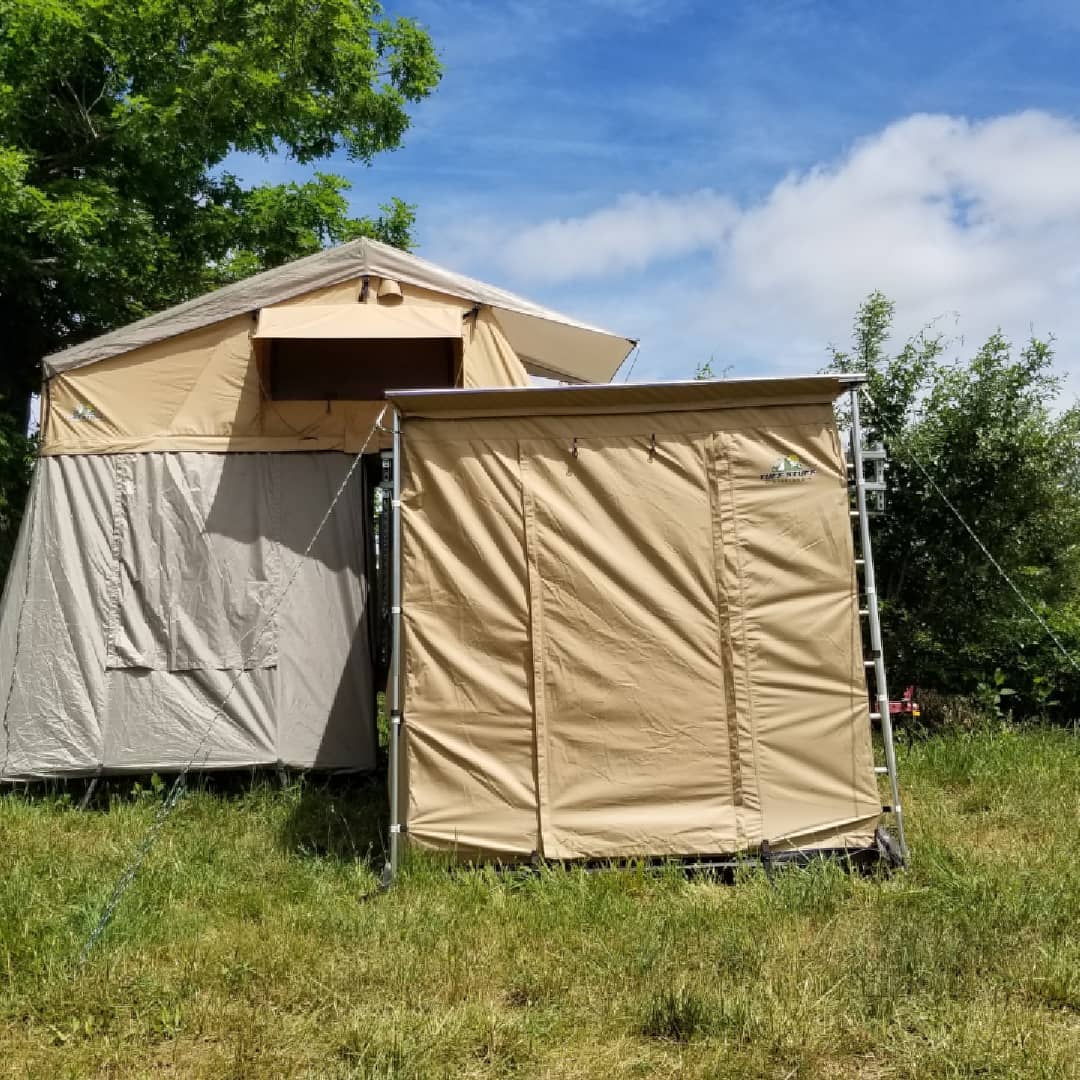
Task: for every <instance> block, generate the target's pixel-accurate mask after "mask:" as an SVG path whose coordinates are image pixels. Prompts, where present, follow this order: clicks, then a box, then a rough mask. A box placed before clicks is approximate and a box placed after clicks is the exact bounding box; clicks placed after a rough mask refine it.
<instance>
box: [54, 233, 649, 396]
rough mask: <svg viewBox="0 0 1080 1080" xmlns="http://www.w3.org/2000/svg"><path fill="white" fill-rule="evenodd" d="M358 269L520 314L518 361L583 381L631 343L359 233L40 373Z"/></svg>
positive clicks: (614, 363) (80, 348) (95, 343)
mask: <svg viewBox="0 0 1080 1080" xmlns="http://www.w3.org/2000/svg"><path fill="white" fill-rule="evenodd" d="M365 275H370V276H372V277H389V278H393V279H394V280H396V281H400V282H407V283H409V284H412V285H415V286H417V287H419V288H423V289H429V290H431V291H433V292H441V293H445V294H447V295H450V296H456V297H460V298H462V299H464V300H470V301H472V302H473V303H476V304H481V305H484V306H487V307H491V308H493V309H494V310H495V311H496V313H497V314H499V315H504V314H505V313H511V314H512V315H518V316H528V317H529V318H528V319H526V320H525V321H524V323H522V324H518V325H516V326H515V325H514V324H513V320H512V319H511V320H510V323H511V325H509V326H507V327H504V331H503V332H504V333H505V334H506V336H507V339H508V340H509V342H510V346H511V348H513V349H514V351H515V352H516V353H517V354H518V355H519V356H522V357H523V358H525V357H528V360H527V361H526V367H530V366H533V367H535V368H536V369H537V370H538V371H539V372H540V373H543V374H546V375H555V376H556V377H559V378H566V379H571V380H585V381H588V380H593V379H597V378H603V379H610V378H611V377H612V375H614V373H615V370H616V369H617V367H618V365H619V363H621V362H622V360H623V359H624V358H625V357H626V355H627V353H628V352H629V351H630V349H631V348H632V347H633V345H634V342H633V341H632V340H631V339H629V338H625V337H621V336H619V335H617V334H612V333H610V332H609V331H606V330H601V329H600V328H598V327H595V326H590V325H588V324H587V323H583V322H580V321H578V320H577V319H573V318H570V317H569V316H567V315H562V314H560V313H559V312H557V311H551V310H550V309H548V308H544V307H541V306H540V305H539V304H534V303H532V302H531V301H530V300H526V299H525V298H524V297H521V296H516V295H515V294H514V293H510V292H507V291H506V290H504V289H499V288H496V287H495V286H493V285H487V284H485V283H484V282H482V281H477V280H475V279H474V278H469V277H465V276H464V275H461V274H455V273H453V272H452V271H450V270H446V269H444V268H443V267H441V266H436V265H435V264H434V263H430V262H428V261H427V260H425V259H420V258H418V257H417V256H415V255H410V254H409V253H408V252H405V251H399V250H398V249H397V248H393V247H390V246H389V245H387V244H381V243H379V242H378V241H376V240H368V239H366V238H362V239H359V240H353V241H350V242H349V243H347V244H341V245H339V246H338V247H332V248H327V249H326V250H325V251H320V252H317V253H316V254H314V255H309V256H307V258H304V259H297V260H296V261H295V262H291V263H286V264H285V265H284V266H279V267H277V268H276V269H273V270H266V271H264V272H263V273H261V274H256V275H254V276H253V277H250V278H245V279H244V280H243V281H238V282H236V283H235V284H233V285H227V286H225V287H224V288H222V289H216V290H215V291H214V292H211V293H207V294H206V295H204V296H199V297H196V298H195V299H194V300H189V301H187V302H186V303H184V304H178V305H177V306H175V307H171V308H169V309H168V310H166V311H162V312H159V313H158V314H156V315H150V316H148V317H147V318H145V319H140V320H139V321H138V322H134V323H131V324H130V325H128V326H124V327H121V328H120V329H118V330H114V331H112V332H111V333H108V334H104V335H102V336H101V337H97V338H94V339H93V340H91V341H86V342H83V343H82V344H80V345H73V346H71V347H70V348H68V349H64V350H63V351H61V352H57V353H53V354H52V355H51V356H48V357H46V358H45V361H44V368H45V374H46V376H53V375H57V374H60V373H61V372H64V371H69V370H71V369H72V368H77V367H82V366H83V365H85V364H92V363H95V362H96V361H98V360H107V359H109V358H110V357H113V356H118V355H120V354H121V353H125V352H129V351H130V350H132V349H137V348H140V347H142V346H144V345H152V344H153V343H154V342H157V341H163V340H165V339H166V338H171V337H175V336H176V335H178V334H183V333H186V332H187V331H189V330H198V329H201V328H202V327H205V326H210V325H212V324H213V323H217V322H221V321H222V320H224V319H228V318H232V317H233V316H235V315H241V314H244V313H246V312H254V311H258V310H259V309H260V308H264V307H267V306H270V305H273V304H280V303H282V302H283V301H285V300H289V299H292V298H293V297H296V296H301V295H303V294H304V293H308V292H312V291H314V290H315V289H320V288H326V287H327V286H330V285H337V284H340V283H341V282H343V281H348V280H350V279H355V278H358V277H363V276H365ZM538 321H539V322H542V323H544V324H547V327H548V328H558V329H559V330H560V331H561V333H555V332H552V333H550V334H548V335H547V337H546V338H545V336H544V335H543V334H538V333H536V331H535V327H534V326H533V325H532V324H534V323H536V322H538ZM530 328H531V329H530ZM515 339H517V340H515ZM579 357H580V359H579Z"/></svg>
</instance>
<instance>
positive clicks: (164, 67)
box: [0, 0, 440, 412]
mask: <svg viewBox="0 0 1080 1080" xmlns="http://www.w3.org/2000/svg"><path fill="white" fill-rule="evenodd" d="M439 75H440V66H439V62H438V60H437V58H436V56H435V52H434V48H433V45H432V42H431V40H430V39H429V37H428V35H427V34H426V33H425V32H424V31H423V30H422V29H421V28H420V27H419V26H418V25H417V24H416V23H414V22H413V21H411V20H409V19H405V18H397V19H390V18H387V17H385V16H384V15H383V13H382V10H381V8H380V6H379V5H378V4H377V3H376V2H375V0H0V325H2V326H3V328H4V337H3V355H2V362H0V402H6V403H7V405H6V408H7V409H8V411H9V412H10V411H12V410H13V409H20V410H21V406H22V403H23V402H25V401H26V400H27V398H28V395H29V393H30V392H31V391H32V390H33V389H34V388H36V386H37V384H38V381H39V367H38V364H39V361H40V359H41V357H42V356H44V355H46V354H48V353H49V352H51V351H53V350H55V349H57V348H60V347H62V346H64V345H66V344H70V343H73V342H75V341H78V340H80V339H84V338H87V337H90V336H93V335H96V334H99V333H102V332H104V331H106V330H109V329H111V328H113V327H115V326H117V325H122V324H124V323H126V322H129V321H131V320H132V319H136V318H139V317H141V316H143V315H145V314H148V313H150V312H152V311H155V310H159V309H161V308H164V307H167V306H168V305H170V304H173V303H176V302H178V301H181V300H184V299H187V298H189V297H191V296H194V295H197V294H199V293H202V292H205V291H206V290H208V289H211V288H214V287H216V286H218V285H222V284H225V283H228V282H230V281H233V280H236V279H238V278H240V277H243V276H245V275H248V274H251V273H253V272H255V271H257V270H261V269H264V268H267V267H270V266H274V265H277V264H279V263H281V262H284V261H286V260H288V259H291V258H294V257H296V256H299V255H304V254H308V253H310V252H313V251H316V250H318V249H319V248H320V247H322V246H323V245H325V244H327V243H333V242H338V241H341V240H345V239H349V238H352V237H355V236H358V235H370V236H376V237H379V238H381V239H384V240H388V241H389V242H391V243H394V244H397V245H399V246H404V247H407V246H408V245H409V243H410V238H411V231H410V230H411V226H412V222H413V211H412V208H411V207H409V206H407V205H406V204H404V203H402V202H400V201H397V200H394V201H392V202H390V203H388V204H387V205H386V206H384V207H383V208H382V213H381V214H380V215H378V216H375V217H371V218H353V217H350V216H349V213H348V203H347V200H346V197H345V194H344V192H345V191H346V189H347V187H348V185H347V184H346V183H345V182H344V180H342V179H341V178H340V177H338V176H334V175H330V174H327V173H320V172H313V174H312V175H311V177H310V179H308V180H306V181H305V182H302V183H288V184H276V185H269V184H267V185H259V186H254V187H246V186H244V185H243V184H241V183H240V182H239V181H238V180H237V178H236V177H235V176H234V175H230V174H229V173H228V172H227V171H225V170H224V169H223V163H224V162H225V161H226V159H227V157H228V156H229V155H230V154H232V153H234V152H245V153H253V154H258V155H262V156H264V157H267V156H270V155H274V154H285V155H288V156H289V157H291V158H292V159H294V160H295V161H297V162H299V163H301V164H306V165H314V164H315V163H317V162H319V161H320V160H323V159H325V158H327V157H329V156H330V155H332V154H335V153H339V152H343V153H344V154H346V155H347V156H348V157H349V158H351V159H353V160H356V161H360V162H369V161H370V160H371V159H372V158H373V157H374V156H375V155H376V154H378V153H379V152H381V151H386V150H393V149H394V148H396V147H397V146H399V145H400V143H401V139H402V137H403V135H404V133H405V131H406V128H407V126H408V122H409V120H408V113H407V106H408V104H409V103H410V102H416V101H418V100H420V99H422V98H423V97H424V96H426V95H427V94H429V93H430V92H431V90H432V89H433V88H434V87H435V85H436V84H437V82H438V79H439ZM0 407H5V406H2V405H0Z"/></svg>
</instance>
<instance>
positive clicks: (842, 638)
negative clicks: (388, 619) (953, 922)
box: [396, 380, 881, 858]
mask: <svg viewBox="0 0 1080 1080" xmlns="http://www.w3.org/2000/svg"><path fill="white" fill-rule="evenodd" d="M836 391H837V384H836V383H835V381H829V380H804V381H803V382H802V383H799V384H796V383H792V382H789V383H787V384H785V385H784V386H783V388H782V390H781V391H780V393H782V394H785V393H786V395H787V397H788V399H789V400H790V399H791V398H794V399H796V400H800V401H804V402H805V403H804V404H796V405H785V404H767V403H766V404H763V403H762V402H763V401H765V402H769V401H775V400H777V398H778V392H777V390H776V387H775V385H772V386H770V385H768V384H758V385H757V386H756V387H755V386H749V387H748V386H747V385H746V384H741V385H739V384H733V385H732V387H731V388H730V389H729V390H728V391H727V392H726V397H725V391H723V390H720V391H717V390H716V389H715V388H714V389H713V390H711V391H707V390H693V389H691V390H689V391H687V390H674V391H673V390H671V389H670V388H649V389H643V390H641V391H634V390H629V391H623V390H622V388H609V389H608V390H606V391H604V390H600V389H597V390H596V391H593V390H583V391H577V390H575V391H572V392H569V393H568V394H567V395H566V397H564V398H560V397H558V392H557V391H556V392H545V391H520V392H518V391H507V392H505V393H502V394H501V395H500V393H499V392H493V393H491V394H486V395H479V394H478V395H461V394H459V395H452V394H443V395H430V397H428V398H423V397H416V398H413V399H409V398H407V397H401V398H397V399H396V400H397V401H398V403H399V404H400V405H401V407H402V408H403V409H404V410H405V419H404V427H403V446H404V455H403V456H404V464H403V489H402V498H403V506H402V528H403V552H402V557H403V588H404V596H403V608H404V633H405V654H404V655H405V721H406V722H405V728H404V730H405V759H406V761H405V763H406V770H405V772H406V779H405V784H404V798H403V817H404V821H405V824H406V827H407V835H408V837H409V838H410V840H411V842H414V843H416V844H418V845H420V846H422V847H427V848H434V849H439V850H446V851H458V852H461V853H475V852H480V853H487V854H498V855H503V856H510V857H515V856H516V857H522V856H528V855H529V854H531V853H533V852H537V853H540V854H542V855H544V856H547V857H556V858H563V857H622V856H630V855H689V854H701V853H731V852H738V851H743V850H747V849H752V848H755V847H757V846H758V845H759V844H760V843H761V842H762V841H763V840H767V841H768V842H769V843H770V844H772V845H774V846H777V847H784V846H792V847H798V848H825V847H830V848H831V847H845V848H856V847H863V846H866V845H868V844H870V843H871V842H872V838H873V832H874V828H875V826H876V824H877V821H878V818H879V816H880V809H881V804H880V798H879V795H878V792H877V785H876V780H875V776H874V771H873V761H872V756H871V744H870V733H869V723H868V716H867V713H868V709H867V697H866V685H865V679H864V670H863V666H862V654H861V637H860V630H859V622H858V611H857V592H856V589H857V586H856V581H855V575H854V562H853V546H852V538H851V531H850V522H849V517H848V497H847V482H846V473H845V465H844V460H843V455H842V453H841V450H840V446H839V441H838V437H837V432H836V427H835V420H834V416H833V410H832V406H831V399H832V396H833V395H834V394H835V393H836ZM709 393H711V394H712V398H713V400H711V401H710V400H708V394H709ZM620 394H621V397H620ZM650 395H652V396H651V397H650ZM604 397H606V403H600V399H601V398H604ZM718 397H719V398H721V399H723V400H719V401H718V400H716V399H717V398H718ZM658 398H659V399H660V400H661V401H664V400H665V399H666V404H665V405H663V406H658V404H657V399H658ZM593 399H596V401H595V402H593ZM780 400H782V398H780ZM575 401H577V402H583V403H584V405H583V406H579V405H573V404H571V403H573V402H575ZM480 402H483V405H482V406H481V405H480ZM590 402H593V403H591V404H590ZM718 405H724V406H727V407H717V406H718ZM582 407H584V408H585V410H586V411H581V409H582ZM602 409H603V410H606V411H601V410H602ZM478 410H479V411H478ZM588 410H592V411H588ZM673 410H680V411H673ZM559 412H563V413H565V415H556V414H557V413H559ZM470 413H471V415H470ZM499 413H502V415H499ZM787 456H792V457H795V458H797V459H798V460H799V461H800V462H801V463H802V466H803V467H804V472H805V475H803V476H801V477H800V478H799V479H795V480H782V479H777V478H772V479H768V478H767V477H769V474H770V473H771V472H773V470H774V466H775V465H776V463H777V461H778V460H779V459H781V458H784V457H787Z"/></svg>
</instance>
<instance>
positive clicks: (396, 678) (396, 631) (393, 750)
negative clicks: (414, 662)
mask: <svg viewBox="0 0 1080 1080" xmlns="http://www.w3.org/2000/svg"><path fill="white" fill-rule="evenodd" d="M393 433H394V459H393V483H392V491H393V495H392V496H391V499H390V514H391V517H390V534H391V545H390V546H391V549H392V550H391V553H390V554H391V560H392V562H391V572H390V577H391V581H390V686H389V692H390V693H389V696H390V785H389V786H390V862H389V864H388V865H387V868H386V874H385V877H384V880H385V883H386V884H387V885H389V884H390V883H391V882H393V880H394V879H395V878H396V877H397V872H398V865H399V862H400V858H401V833H402V823H401V818H400V814H399V809H398V808H399V791H400V785H399V780H400V774H401V707H402V694H401V414H400V413H399V412H398V410H397V409H395V410H394V425H393Z"/></svg>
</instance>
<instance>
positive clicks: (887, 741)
mask: <svg viewBox="0 0 1080 1080" xmlns="http://www.w3.org/2000/svg"><path fill="white" fill-rule="evenodd" d="M860 385H861V383H853V384H852V385H851V386H850V388H849V401H850V408H851V416H850V420H851V430H850V439H851V443H850V450H849V453H848V466H847V467H848V473H849V481H848V483H849V489H850V491H851V492H852V494H854V496H855V508H854V509H853V510H851V512H850V513H851V517H852V519H853V520H855V522H856V523H857V526H858V527H857V530H856V535H857V537H858V550H857V553H856V557H855V571H856V574H859V573H860V572H861V574H862V587H861V595H862V597H863V601H862V603H860V605H859V615H860V616H861V617H862V618H864V619H866V620H867V626H868V630H869V638H870V656H869V658H866V659H864V660H863V665H864V667H865V669H866V672H867V676H868V680H867V681H868V689H870V687H869V681H870V676H871V673H872V678H873V688H872V689H871V690H870V693H871V697H870V700H872V701H873V702H874V703H875V705H876V708H875V707H873V706H871V707H870V709H869V713H870V716H869V720H870V727H871V734H872V733H873V726H874V723H875V722H877V723H878V724H879V725H880V727H881V741H882V743H883V744H884V749H885V764H884V765H878V764H875V765H874V773H875V775H877V776H887V777H888V779H889V791H890V802H889V803H887V804H885V805H883V806H882V808H881V809H882V812H883V813H885V814H890V815H891V816H892V819H893V822H894V824H895V828H896V840H897V843H898V845H899V848H900V860H901V862H902V863H906V862H907V857H908V848H907V840H906V839H905V837H904V812H903V808H902V807H901V805H900V784H899V781H898V779H897V774H896V747H895V745H894V743H893V726H892V715H891V713H890V712H889V687H888V681H887V679H886V677H885V656H884V653H883V652H882V648H881V619H880V617H879V614H878V597H877V581H876V578H875V577H874V554H873V550H872V548H871V545H870V518H869V514H868V511H867V494H868V493H869V494H877V493H880V494H881V496H882V498H884V493H885V451H884V450H881V449H874V450H868V449H865V448H864V447H863V445H862V440H863V431H862V422H861V419H860V414H859V391H860ZM868 463H869V464H872V465H873V466H874V474H875V475H874V478H873V480H867V478H866V471H865V466H866V464H868Z"/></svg>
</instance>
